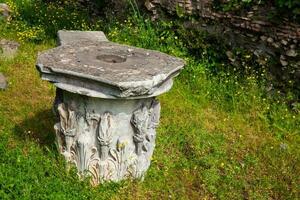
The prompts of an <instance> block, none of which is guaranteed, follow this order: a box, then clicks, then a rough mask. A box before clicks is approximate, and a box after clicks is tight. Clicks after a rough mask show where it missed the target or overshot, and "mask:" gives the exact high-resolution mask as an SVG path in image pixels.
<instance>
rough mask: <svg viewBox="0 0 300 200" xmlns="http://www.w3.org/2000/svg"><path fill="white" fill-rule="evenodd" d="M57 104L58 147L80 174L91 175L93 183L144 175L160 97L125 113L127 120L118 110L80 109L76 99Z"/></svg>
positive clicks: (147, 164) (82, 176) (153, 141)
mask: <svg viewBox="0 0 300 200" xmlns="http://www.w3.org/2000/svg"><path fill="white" fill-rule="evenodd" d="M99 101H100V103H99V104H101V100H99ZM70 105H73V106H70ZM116 106H117V105H116ZM56 107H57V108H56V109H57V112H58V114H59V123H57V124H56V125H55V127H54V128H55V130H56V136H57V142H58V146H59V150H60V152H61V153H62V155H64V157H65V159H66V160H67V163H68V164H69V165H70V164H72V163H74V164H75V166H76V167H77V169H78V175H79V176H80V177H81V178H84V177H87V176H90V177H91V183H92V185H98V184H99V183H101V182H104V181H119V180H122V179H126V178H143V177H144V175H145V172H146V171H147V169H148V168H149V166H150V162H151V157H152V154H153V150H154V146H155V135H156V133H155V129H156V127H157V125H158V123H159V116H160V104H159V102H158V101H156V100H152V101H150V103H149V101H146V102H145V103H141V105H140V106H139V107H138V108H137V109H134V110H132V112H131V114H130V113H129V114H128V115H123V116H125V120H121V117H120V115H119V113H114V114H112V113H111V112H109V111H106V112H102V113H100V112H99V113H97V112H96V111H95V110H92V111H91V110H90V109H88V108H85V109H84V110H80V109H79V108H76V106H75V103H73V102H67V103H60V104H58V105H57V106H56ZM86 107H88V106H86ZM123 118H124V117H123ZM125 122H126V123H129V124H128V125H126V124H124V123H125ZM123 127H132V128H131V129H129V130H123Z"/></svg>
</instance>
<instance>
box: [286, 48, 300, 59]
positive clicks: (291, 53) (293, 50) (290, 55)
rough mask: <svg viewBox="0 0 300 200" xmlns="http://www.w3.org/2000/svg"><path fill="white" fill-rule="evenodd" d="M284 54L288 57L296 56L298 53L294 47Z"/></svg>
mask: <svg viewBox="0 0 300 200" xmlns="http://www.w3.org/2000/svg"><path fill="white" fill-rule="evenodd" d="M286 55H287V56H289V57H296V56H297V55H298V53H297V52H296V50H295V49H290V50H288V51H287V52H286Z"/></svg>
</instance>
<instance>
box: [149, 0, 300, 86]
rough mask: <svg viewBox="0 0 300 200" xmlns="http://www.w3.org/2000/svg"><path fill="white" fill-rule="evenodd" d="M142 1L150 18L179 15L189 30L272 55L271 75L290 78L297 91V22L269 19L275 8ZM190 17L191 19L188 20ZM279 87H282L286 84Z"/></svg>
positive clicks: (200, 0) (198, 0)
mask: <svg viewBox="0 0 300 200" xmlns="http://www.w3.org/2000/svg"><path fill="white" fill-rule="evenodd" d="M220 1H221V2H220V3H226V2H227V1H226V0H220ZM144 2H145V3H144V7H146V9H147V10H148V11H149V12H150V13H151V15H152V19H153V20H159V19H162V18H163V17H166V16H167V17H169V18H171V19H175V18H181V20H182V19H183V20H182V21H183V26H185V28H187V29H189V30H198V31H204V32H207V33H208V34H213V35H218V36H220V37H221V38H223V39H224V41H225V42H226V43H227V44H229V45H230V46H231V47H232V48H234V47H238V48H245V49H248V50H250V51H251V52H252V53H254V55H255V56H256V57H257V58H259V57H268V58H269V57H271V58H272V59H273V60H274V62H273V64H272V66H271V69H270V71H271V72H272V74H271V76H273V78H275V79H278V80H279V81H282V82H287V81H288V80H293V81H295V84H294V86H295V87H296V88H294V89H296V90H297V89H299V90H300V48H299V47H300V46H299V44H300V43H299V42H300V25H299V24H297V23H293V22H291V20H289V19H287V18H284V16H282V17H280V19H277V20H272V19H270V15H269V13H271V12H273V11H274V12H275V11H276V9H275V8H273V7H267V6H265V7H263V6H253V7H252V8H250V9H247V10H244V11H242V12H239V13H238V14H237V13H234V12H223V11H220V10H217V9H214V4H213V3H214V0H145V1H144ZM189 16H192V18H193V19H194V20H190V18H189ZM226 55H227V57H228V59H229V60H230V62H234V61H235V60H236V59H234V58H232V55H233V54H232V52H230V51H227V52H226ZM258 60H259V59H258ZM261 62H264V59H262V60H261ZM233 64H234V63H233ZM237 64H239V63H237ZM281 86H282V87H285V84H284V83H283V84H281Z"/></svg>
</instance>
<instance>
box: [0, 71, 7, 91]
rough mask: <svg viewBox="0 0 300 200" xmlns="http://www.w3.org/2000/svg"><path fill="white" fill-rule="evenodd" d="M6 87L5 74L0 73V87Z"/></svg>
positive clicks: (2, 88)
mask: <svg viewBox="0 0 300 200" xmlns="http://www.w3.org/2000/svg"><path fill="white" fill-rule="evenodd" d="M6 88H7V82H6V78H5V76H4V75H3V74H2V73H0V89H1V90H5V89H6Z"/></svg>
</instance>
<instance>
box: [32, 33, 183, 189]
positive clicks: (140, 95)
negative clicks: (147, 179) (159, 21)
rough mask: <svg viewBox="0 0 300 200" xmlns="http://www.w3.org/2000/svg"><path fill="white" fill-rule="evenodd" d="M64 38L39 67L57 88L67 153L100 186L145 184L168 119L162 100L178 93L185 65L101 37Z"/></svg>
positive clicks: (59, 133)
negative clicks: (176, 81) (174, 89)
mask: <svg viewBox="0 0 300 200" xmlns="http://www.w3.org/2000/svg"><path fill="white" fill-rule="evenodd" d="M99 34H100V35H101V34H102V33H101V32H99ZM58 35H59V39H60V41H61V42H60V44H61V46H59V47H57V48H54V49H51V50H48V51H45V52H43V53H41V54H40V55H39V56H38V64H37V69H38V70H39V71H40V73H41V75H42V79H44V80H48V81H50V82H52V83H54V84H55V86H56V87H57V91H56V98H55V102H54V110H55V111H56V114H57V116H59V121H58V122H57V123H56V124H55V126H54V129H55V133H56V138H57V144H58V150H59V152H60V153H61V154H62V155H63V156H64V157H65V159H66V161H67V163H68V164H71V163H73V164H75V166H76V167H77V170H78V175H79V176H80V177H81V178H82V177H86V176H90V177H91V183H92V184H93V185H98V184H99V183H102V182H104V181H120V180H123V179H131V178H137V179H143V178H144V176H145V174H146V171H147V169H148V168H149V166H150V163H151V158H152V155H153V151H154V148H155V138H156V128H157V126H158V124H159V118H160V103H159V102H158V101H157V100H156V98H155V97H156V96H157V95H159V94H162V93H163V92H166V91H167V90H169V89H170V88H171V86H172V78H173V77H174V76H176V75H178V73H179V71H180V70H181V69H182V68H183V65H184V62H183V60H181V59H178V58H175V57H172V56H169V55H167V54H164V53H160V52H157V51H151V50H146V49H141V48H136V47H131V46H126V45H120V44H116V43H113V42H108V41H106V40H102V39H103V38H102V39H101V38H100V37H98V36H97V37H91V36H92V35H98V33H97V32H92V33H91V32H76V31H63V32H61V31H60V32H59V34H58ZM99 38H100V39H99ZM93 97H98V98H93Z"/></svg>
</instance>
